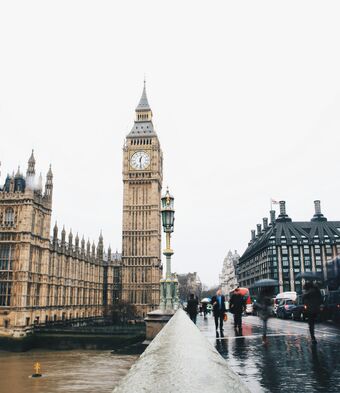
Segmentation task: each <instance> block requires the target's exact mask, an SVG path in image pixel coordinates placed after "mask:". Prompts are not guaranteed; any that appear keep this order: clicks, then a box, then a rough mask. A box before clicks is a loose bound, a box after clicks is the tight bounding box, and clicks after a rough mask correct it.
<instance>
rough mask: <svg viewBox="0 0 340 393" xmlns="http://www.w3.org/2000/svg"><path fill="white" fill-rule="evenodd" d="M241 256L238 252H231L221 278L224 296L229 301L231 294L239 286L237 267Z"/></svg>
mask: <svg viewBox="0 0 340 393" xmlns="http://www.w3.org/2000/svg"><path fill="white" fill-rule="evenodd" d="M239 259H240V256H239V255H238V253H237V251H236V250H235V253H234V254H233V253H232V252H231V251H230V250H229V252H228V254H227V256H226V257H225V258H224V261H223V267H222V272H221V274H220V276H219V281H220V287H221V289H222V292H223V294H224V295H225V296H226V298H227V299H229V294H230V292H231V291H233V290H234V289H235V288H236V287H237V286H238V282H237V265H238V261H239Z"/></svg>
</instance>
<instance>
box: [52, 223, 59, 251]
mask: <svg viewBox="0 0 340 393" xmlns="http://www.w3.org/2000/svg"><path fill="white" fill-rule="evenodd" d="M57 244H58V225H57V221H56V222H55V224H54V228H53V245H54V246H56V245H57Z"/></svg>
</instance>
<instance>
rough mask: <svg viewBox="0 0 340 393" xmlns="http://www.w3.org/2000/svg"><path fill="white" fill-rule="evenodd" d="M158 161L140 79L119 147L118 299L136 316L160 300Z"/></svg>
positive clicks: (160, 157) (159, 155) (159, 152)
mask: <svg viewBox="0 0 340 393" xmlns="http://www.w3.org/2000/svg"><path fill="white" fill-rule="evenodd" d="M162 165H163V155H162V150H161V147H160V143H159V140H158V137H157V134H156V132H155V131H154V127H153V123H152V111H151V108H150V106H149V103H148V99H147V96H146V90H145V85H144V90H143V94H142V97H141V99H140V102H139V104H138V106H137V108H136V120H135V122H134V125H133V128H132V130H131V132H130V133H129V134H128V136H127V138H126V141H125V146H124V150H123V193H124V194H123V239H122V243H123V247H122V299H123V300H125V301H127V302H130V303H132V304H134V305H135V306H136V309H137V314H138V315H139V316H140V317H144V316H146V314H147V313H148V312H149V311H152V310H154V309H156V308H158V307H159V302H160V286H159V282H160V279H161V276H162V265H161V215H160V210H161V207H160V201H161V192H162V178H163V168H162Z"/></svg>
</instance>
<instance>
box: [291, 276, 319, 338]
mask: <svg viewBox="0 0 340 393" xmlns="http://www.w3.org/2000/svg"><path fill="white" fill-rule="evenodd" d="M296 278H299V279H301V278H304V279H305V280H306V284H305V285H304V287H303V289H304V293H303V295H302V301H303V304H304V306H305V309H306V315H307V319H308V327H309V333H310V337H311V339H312V343H313V344H317V341H316V338H315V322H316V320H317V318H318V314H319V312H320V307H321V305H322V303H323V299H322V295H321V292H320V289H319V288H318V287H317V286H316V285H315V284H314V282H316V281H320V282H322V281H323V279H322V276H321V274H320V273H315V272H303V273H300V274H298V275H297V276H296Z"/></svg>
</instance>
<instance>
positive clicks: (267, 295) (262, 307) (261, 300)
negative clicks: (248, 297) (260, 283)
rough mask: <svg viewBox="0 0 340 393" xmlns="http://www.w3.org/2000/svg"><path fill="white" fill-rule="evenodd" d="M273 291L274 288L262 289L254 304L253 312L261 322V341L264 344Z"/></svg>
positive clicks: (270, 313)
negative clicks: (255, 312)
mask: <svg viewBox="0 0 340 393" xmlns="http://www.w3.org/2000/svg"><path fill="white" fill-rule="evenodd" d="M273 291H274V288H272V287H266V288H262V289H261V291H260V294H259V296H258V297H257V299H256V302H255V303H254V310H255V311H257V313H258V316H259V317H260V319H261V320H262V326H263V331H262V340H263V342H264V343H266V342H267V325H268V319H269V317H270V316H271V315H272V297H273Z"/></svg>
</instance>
